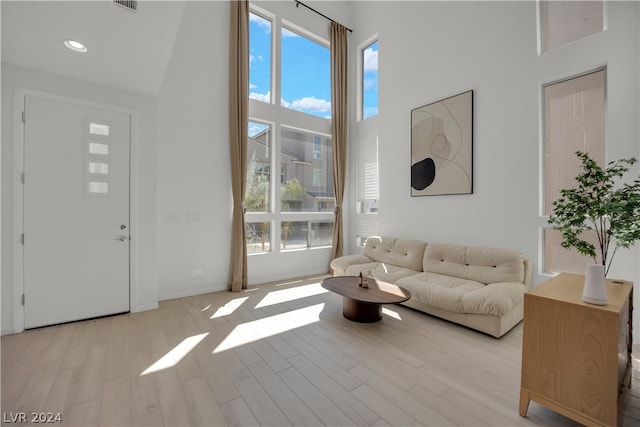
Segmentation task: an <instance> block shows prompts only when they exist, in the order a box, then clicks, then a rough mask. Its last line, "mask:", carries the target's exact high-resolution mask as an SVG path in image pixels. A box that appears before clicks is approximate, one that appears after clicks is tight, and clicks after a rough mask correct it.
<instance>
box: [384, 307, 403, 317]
mask: <svg viewBox="0 0 640 427" xmlns="http://www.w3.org/2000/svg"><path fill="white" fill-rule="evenodd" d="M382 314H384V315H386V316H389V317H393V318H394V319H397V320H402V316H400V313H398V312H397V311H393V310H391V309H390V308H387V307H382Z"/></svg>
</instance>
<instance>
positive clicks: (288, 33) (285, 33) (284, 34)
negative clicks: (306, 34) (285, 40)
mask: <svg viewBox="0 0 640 427" xmlns="http://www.w3.org/2000/svg"><path fill="white" fill-rule="evenodd" d="M282 37H300V36H299V35H298V34H296V33H294V32H293V31H291V30H287V29H286V28H282Z"/></svg>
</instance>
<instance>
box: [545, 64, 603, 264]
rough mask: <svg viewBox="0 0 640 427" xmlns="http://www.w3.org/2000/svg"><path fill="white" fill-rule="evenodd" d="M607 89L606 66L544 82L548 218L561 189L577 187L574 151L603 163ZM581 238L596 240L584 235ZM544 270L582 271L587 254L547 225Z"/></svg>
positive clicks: (546, 204) (587, 260)
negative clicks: (569, 245)
mask: <svg viewBox="0 0 640 427" xmlns="http://www.w3.org/2000/svg"><path fill="white" fill-rule="evenodd" d="M605 93H606V70H604V69H601V70H597V71H594V72H592V73H589V74H585V75H582V76H578V77H575V78H570V79H567V80H563V81H560V82H556V83H552V84H548V85H546V86H544V88H543V96H544V135H545V144H544V155H545V157H544V160H545V162H544V170H545V171H544V177H545V180H544V193H545V194H544V199H543V207H542V211H543V212H542V213H543V215H544V216H545V217H548V216H549V215H550V214H551V212H552V211H553V201H554V200H557V199H558V198H559V197H560V189H562V188H571V187H574V186H575V185H576V182H575V176H576V175H577V174H578V173H579V171H580V165H581V163H580V160H579V159H578V158H577V157H576V155H575V152H576V151H584V152H587V153H589V155H590V157H591V158H592V159H594V160H595V161H596V162H598V163H599V164H600V165H602V166H604V163H605V149H604V148H605V145H604V137H605ZM584 238H585V239H590V238H595V234H594V236H584ZM543 240H544V247H543V253H544V271H545V272H550V273H555V272H559V271H568V272H583V271H584V266H585V264H587V263H590V262H592V260H591V258H589V257H586V256H583V255H580V254H579V253H577V252H576V251H575V250H573V249H572V250H568V249H564V248H562V247H561V246H560V243H561V241H562V239H561V237H560V233H559V232H558V231H556V230H553V229H545V230H544V233H543Z"/></svg>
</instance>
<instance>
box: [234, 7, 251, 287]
mask: <svg viewBox="0 0 640 427" xmlns="http://www.w3.org/2000/svg"><path fill="white" fill-rule="evenodd" d="M230 5H231V30H230V34H229V138H230V139H229V144H230V147H229V148H230V151H231V188H232V192H233V219H232V222H231V271H230V279H229V290H231V291H233V292H237V291H240V290H242V289H246V288H247V246H246V243H245V240H246V239H245V224H244V207H243V204H244V190H245V186H246V175H247V161H246V159H247V138H248V107H249V106H248V104H249V3H248V2H247V1H246V0H238V1H232V2H230Z"/></svg>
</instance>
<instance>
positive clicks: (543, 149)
mask: <svg viewBox="0 0 640 427" xmlns="http://www.w3.org/2000/svg"><path fill="white" fill-rule="evenodd" d="M599 72H603V73H604V75H603V79H604V98H603V105H602V107H603V120H604V121H603V137H602V142H601V144H602V146H601V149H602V151H603V162H604V163H605V164H606V135H607V88H608V71H607V66H606V65H605V66H601V67H597V68H594V69H591V70H588V71H585V72H582V73H579V74H574V75H571V76H568V77H564V78H561V79H558V80H554V81H551V82H548V83H543V84H541V85H540V180H539V188H540V192H539V202H538V217H539V219H540V221H541V223H542V225H541V226H540V228H539V236H538V242H539V243H538V260H539V262H538V265H539V274H541V275H546V276H553V275H555V274H557V272H555V271H550V270H549V269H548V268H547V265H546V262H545V259H546V258H547V253H546V251H545V249H546V248H547V241H546V239H545V237H546V235H547V232H549V231H550V230H554V229H553V227H551V226H550V225H549V223H548V220H549V217H550V215H551V214H550V213H547V209H546V208H547V193H548V189H547V124H548V123H547V119H546V117H547V111H546V105H547V100H546V96H545V90H546V88H548V87H550V86H553V85H556V84H560V83H565V82H570V81H572V80H576V79H579V78H582V77H586V76H590V75H593V74H596V73H599ZM601 166H605V165H604V164H601ZM578 172H579V170H577V169H576V171H575V173H576V175H577V174H578ZM549 209H550V210H549V212H551V206H549ZM555 249H557V250H560V249H561V248H555ZM562 250H565V251H567V255H568V258H567V259H568V264H567V266H568V265H576V263H578V262H579V259H584V260H587V258H585V257H584V256H583V255H581V254H579V253H578V252H577V251H576V250H575V248H571V249H563V248H562ZM569 257H571V258H570V259H569ZM585 262H586V261H585ZM588 262H592V260H591V258H588ZM563 271H569V272H575V273H582V272H583V270H582V271H577V270H576V269H575V268H573V269H572V268H570V267H565V268H564V269H563Z"/></svg>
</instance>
